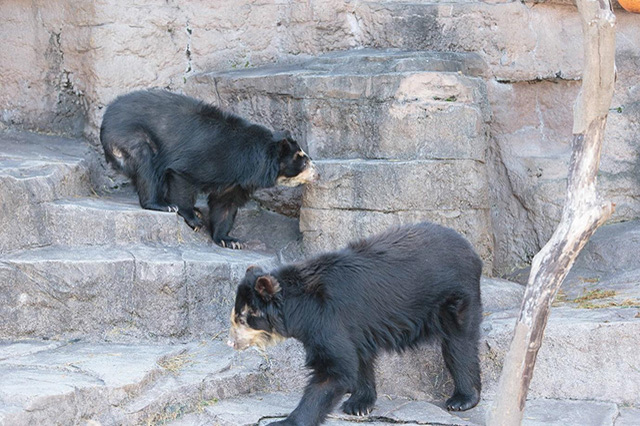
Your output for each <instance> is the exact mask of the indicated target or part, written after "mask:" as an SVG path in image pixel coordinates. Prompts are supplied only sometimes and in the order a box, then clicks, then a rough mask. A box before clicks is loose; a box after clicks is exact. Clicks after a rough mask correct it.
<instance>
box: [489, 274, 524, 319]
mask: <svg viewBox="0 0 640 426" xmlns="http://www.w3.org/2000/svg"><path fill="white" fill-rule="evenodd" d="M480 287H481V291H482V308H483V310H484V312H485V313H489V312H496V311H503V310H507V309H520V304H521V303H522V297H523V296H524V289H525V287H524V286H523V285H522V284H518V283H514V282H511V281H507V280H502V279H499V278H489V277H484V276H483V277H482V279H481V281H480Z"/></svg>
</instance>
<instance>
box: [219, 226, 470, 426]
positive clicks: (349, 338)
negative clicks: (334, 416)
mask: <svg viewBox="0 0 640 426" xmlns="http://www.w3.org/2000/svg"><path fill="white" fill-rule="evenodd" d="M481 273H482V261H481V260H480V258H479V257H478V255H477V254H476V253H475V251H474V250H473V248H472V247H471V245H470V244H469V243H468V242H467V241H466V240H465V239H464V238H463V237H462V236H461V235H460V234H458V233H457V232H455V231H454V230H452V229H449V228H445V227H442V226H439V225H435V224H431V223H420V224H415V225H410V226H402V227H396V228H392V229H389V230H388V231H386V232H384V233H382V234H379V235H376V236H373V237H371V238H367V239H363V240H360V241H357V242H353V243H351V244H349V246H348V247H346V248H345V249H343V250H340V251H336V252H333V253H326V254H322V255H320V256H317V257H315V258H312V259H309V260H306V261H303V262H300V263H297V264H292V265H289V266H283V267H281V268H279V269H276V270H274V271H271V272H269V273H267V272H265V271H263V270H262V269H260V268H259V267H255V266H252V267H250V268H249V269H247V272H246V275H245V277H244V279H243V280H242V282H241V283H240V284H239V286H238V290H237V295H236V301H235V306H234V308H233V311H232V313H231V330H230V333H229V345H230V346H233V347H234V348H235V349H238V350H242V349H245V348H247V347H249V346H251V345H254V346H258V347H262V348H264V347H265V346H268V345H270V344H273V343H276V342H278V341H281V340H283V339H285V338H288V337H293V338H295V339H298V340H300V341H301V342H302V343H303V345H304V348H305V351H306V365H307V367H309V368H311V369H312V374H311V378H310V381H309V383H308V384H307V387H306V388H305V391H304V395H303V397H302V400H301V401H300V403H299V404H298V406H297V408H296V409H295V410H294V411H293V412H292V413H291V414H290V415H289V416H288V417H287V418H286V419H285V420H283V421H281V422H277V423H278V424H286V425H317V424H320V423H321V422H322V421H323V420H324V419H325V417H326V416H327V414H328V413H329V412H330V411H331V410H332V409H333V407H334V406H335V404H337V402H338V401H339V400H340V398H341V397H342V396H343V395H344V394H345V393H351V396H350V398H349V399H348V400H347V401H345V403H344V404H343V406H342V409H343V410H344V412H345V413H347V414H355V415H366V414H368V413H369V412H370V411H371V410H372V409H373V406H374V403H375V401H376V384H375V377H374V364H375V360H376V356H377V355H378V352H379V351H380V350H392V351H397V352H401V351H403V350H405V349H413V348H416V347H417V346H418V344H419V343H421V342H423V341H428V340H432V339H433V340H436V341H440V342H441V345H442V355H443V357H444V361H445V364H446V366H447V369H448V370H449V372H450V373H451V376H452V377H453V382H454V384H455V390H454V393H453V396H452V397H451V398H449V399H448V400H447V402H446V405H447V408H448V409H449V410H468V409H469V408H472V407H474V406H475V405H476V404H477V403H478V401H479V399H480V389H481V384H480V366H479V360H478V339H479V326H480V322H481V320H482V304H481V300H480V276H481Z"/></svg>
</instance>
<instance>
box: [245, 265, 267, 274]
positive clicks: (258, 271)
mask: <svg viewBox="0 0 640 426" xmlns="http://www.w3.org/2000/svg"><path fill="white" fill-rule="evenodd" d="M249 272H251V273H253V274H256V275H260V274H261V273H262V272H263V271H262V268H261V267H259V266H258V265H250V266H249V267H248V268H247V272H245V273H246V274H248V273H249Z"/></svg>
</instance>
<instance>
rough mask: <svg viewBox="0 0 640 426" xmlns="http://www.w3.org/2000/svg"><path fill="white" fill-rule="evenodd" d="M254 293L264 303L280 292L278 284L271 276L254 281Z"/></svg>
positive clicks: (264, 276)
mask: <svg viewBox="0 0 640 426" xmlns="http://www.w3.org/2000/svg"><path fill="white" fill-rule="evenodd" d="M256 291H257V292H258V294H259V295H260V297H262V299H264V300H265V301H266V302H269V301H270V300H271V299H272V298H273V296H275V294H276V293H277V292H279V291H280V283H278V281H277V280H276V279H275V278H273V277H272V276H271V275H263V276H261V277H258V279H257V280H256Z"/></svg>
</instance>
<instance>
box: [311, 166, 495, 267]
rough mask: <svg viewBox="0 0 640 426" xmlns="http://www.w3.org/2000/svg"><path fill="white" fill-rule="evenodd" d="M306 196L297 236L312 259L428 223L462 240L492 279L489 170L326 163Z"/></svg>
mask: <svg viewBox="0 0 640 426" xmlns="http://www.w3.org/2000/svg"><path fill="white" fill-rule="evenodd" d="M317 166H318V170H319V173H320V176H321V178H320V181H319V182H317V183H314V184H313V185H310V186H309V187H308V188H306V190H305V193H304V199H303V205H302V209H301V211H300V230H301V231H302V234H303V237H304V246H305V249H307V250H308V251H309V252H318V251H322V250H330V249H331V250H333V249H337V248H340V247H342V246H344V245H345V244H347V243H348V242H349V241H352V240H354V239H357V238H362V237H366V236H369V235H372V234H375V233H377V232H380V231H382V230H384V229H386V228H387V227H388V226H390V225H397V224H403V223H413V222H416V221H421V220H429V221H433V222H437V223H440V224H442V225H445V226H450V227H452V228H454V229H456V230H457V231H459V232H461V233H463V234H464V235H465V236H466V237H467V238H468V239H469V240H470V241H471V243H472V244H473V245H474V247H475V248H476V250H477V251H478V252H479V253H480V255H481V256H482V257H483V259H484V261H485V263H486V264H485V271H487V272H489V271H491V262H492V252H493V244H492V237H491V225H490V217H489V196H488V192H487V191H488V184H487V177H486V171H485V167H484V166H485V165H484V164H483V163H481V162H479V161H474V160H413V161H388V160H323V161H318V162H317Z"/></svg>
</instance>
